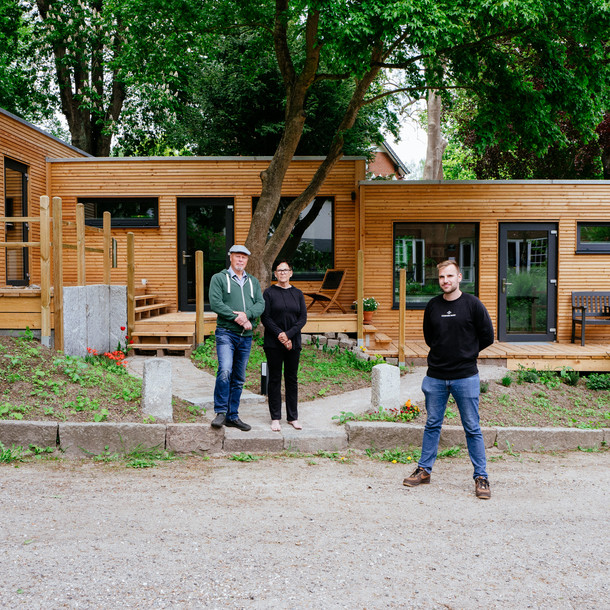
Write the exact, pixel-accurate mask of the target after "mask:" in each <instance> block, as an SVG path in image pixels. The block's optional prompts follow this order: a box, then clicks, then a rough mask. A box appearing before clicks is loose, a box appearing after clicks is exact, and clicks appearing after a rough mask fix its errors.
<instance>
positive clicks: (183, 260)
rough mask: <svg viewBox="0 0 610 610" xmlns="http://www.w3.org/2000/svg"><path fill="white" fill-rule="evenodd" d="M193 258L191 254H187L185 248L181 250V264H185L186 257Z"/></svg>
mask: <svg viewBox="0 0 610 610" xmlns="http://www.w3.org/2000/svg"><path fill="white" fill-rule="evenodd" d="M187 258H193V255H192V254H187V253H186V251H185V250H182V264H183V265H186V259H187Z"/></svg>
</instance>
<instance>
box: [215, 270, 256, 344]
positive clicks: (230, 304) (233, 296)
mask: <svg viewBox="0 0 610 610" xmlns="http://www.w3.org/2000/svg"><path fill="white" fill-rule="evenodd" d="M208 296H209V299H210V307H211V309H212V311H213V312H214V313H216V314H217V315H218V319H217V320H216V326H221V327H222V328H226V329H227V330H230V331H232V332H234V333H237V334H238V335H242V336H244V337H248V336H250V335H251V334H252V331H251V330H244V327H243V326H240V325H239V324H237V323H236V322H234V320H235V318H237V315H236V314H234V313H233V312H234V311H245V312H246V315H247V316H248V319H249V320H250V322H252V326H253V327H254V326H255V325H256V324H255V321H256V319H257V318H258V317H259V316H260V315H261V314H262V313H263V311H265V300H264V299H263V294H262V292H261V285H260V284H259V282H258V280H257V279H256V278H255V277H254V276H252V275H250V274H249V273H247V274H246V281H245V282H244V285H243V286H240V285H239V284H238V283H237V282H236V281H235V280H233V279H231V276H230V274H229V270H228V269H225V270H224V271H221V272H220V273H216V274H214V275H213V276H212V279H211V280H210V291H209V294H208Z"/></svg>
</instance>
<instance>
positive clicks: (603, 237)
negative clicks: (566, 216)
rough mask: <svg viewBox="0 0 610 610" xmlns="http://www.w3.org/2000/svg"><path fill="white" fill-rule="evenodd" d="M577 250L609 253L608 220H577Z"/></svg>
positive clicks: (609, 230) (609, 228)
mask: <svg viewBox="0 0 610 610" xmlns="http://www.w3.org/2000/svg"><path fill="white" fill-rule="evenodd" d="M577 230H578V243H577V247H576V251H577V252H595V253H606V254H607V253H610V222H579V223H578V224H577Z"/></svg>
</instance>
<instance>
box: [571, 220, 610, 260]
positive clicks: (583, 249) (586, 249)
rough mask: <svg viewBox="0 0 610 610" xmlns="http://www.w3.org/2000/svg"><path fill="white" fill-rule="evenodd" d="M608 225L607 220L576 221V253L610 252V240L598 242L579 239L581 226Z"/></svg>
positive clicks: (609, 224) (609, 223)
mask: <svg viewBox="0 0 610 610" xmlns="http://www.w3.org/2000/svg"><path fill="white" fill-rule="evenodd" d="M585 226H587V227H610V222H607V221H603V220H600V221H595V220H591V221H584V220H583V221H580V222H577V223H576V254H610V242H608V243H607V244H600V243H594V242H588V243H587V242H584V243H583V241H582V240H581V238H580V235H581V230H582V229H583V227H585Z"/></svg>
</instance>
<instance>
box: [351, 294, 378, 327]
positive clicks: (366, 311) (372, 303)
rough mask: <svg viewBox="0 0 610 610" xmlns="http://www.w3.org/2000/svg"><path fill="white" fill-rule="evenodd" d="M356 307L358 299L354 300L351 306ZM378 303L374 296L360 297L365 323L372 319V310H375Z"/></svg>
mask: <svg viewBox="0 0 610 610" xmlns="http://www.w3.org/2000/svg"><path fill="white" fill-rule="evenodd" d="M357 307H358V301H354V304H353V308H354V309H356V308H357ZM378 307H379V303H378V301H377V299H375V297H364V298H363V299H362V318H363V320H364V322H365V323H369V322H370V321H371V320H372V319H373V312H375V311H377V308H378Z"/></svg>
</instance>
